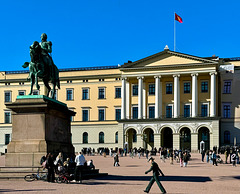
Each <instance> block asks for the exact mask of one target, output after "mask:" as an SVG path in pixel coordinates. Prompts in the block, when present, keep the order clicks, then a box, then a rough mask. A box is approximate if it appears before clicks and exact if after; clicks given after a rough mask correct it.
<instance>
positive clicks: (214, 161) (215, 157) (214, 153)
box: [212, 151, 217, 166]
mask: <svg viewBox="0 0 240 194" xmlns="http://www.w3.org/2000/svg"><path fill="white" fill-rule="evenodd" d="M212 160H213V165H214V164H215V165H216V166H217V155H216V151H213V153H212Z"/></svg>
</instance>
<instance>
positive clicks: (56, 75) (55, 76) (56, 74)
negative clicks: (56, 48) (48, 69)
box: [52, 64, 60, 89]
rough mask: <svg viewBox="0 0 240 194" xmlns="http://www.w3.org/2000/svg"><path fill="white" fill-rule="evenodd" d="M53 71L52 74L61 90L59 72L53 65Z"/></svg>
mask: <svg viewBox="0 0 240 194" xmlns="http://www.w3.org/2000/svg"><path fill="white" fill-rule="evenodd" d="M52 70H53V73H52V76H53V80H54V82H55V84H56V86H57V87H58V89H60V80H59V70H58V68H57V66H56V65H55V64H53V68H52Z"/></svg>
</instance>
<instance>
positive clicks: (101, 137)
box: [82, 132, 118, 144]
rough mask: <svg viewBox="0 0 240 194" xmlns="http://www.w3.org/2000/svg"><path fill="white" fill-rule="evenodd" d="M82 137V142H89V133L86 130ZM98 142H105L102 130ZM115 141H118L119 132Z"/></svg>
mask: <svg viewBox="0 0 240 194" xmlns="http://www.w3.org/2000/svg"><path fill="white" fill-rule="evenodd" d="M82 137H83V139H82V142H83V143H84V144H87V143H88V133H87V132H84V133H83V136H82ZM98 143H105V140H104V133H103V132H100V133H99V134H98ZM115 143H118V132H116V133H115Z"/></svg>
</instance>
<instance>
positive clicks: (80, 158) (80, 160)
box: [74, 152, 86, 183]
mask: <svg viewBox="0 0 240 194" xmlns="http://www.w3.org/2000/svg"><path fill="white" fill-rule="evenodd" d="M85 161H86V160H85V157H84V155H83V154H82V152H78V155H77V156H76V158H75V163H76V168H75V172H74V178H75V181H76V182H78V181H80V183H82V170H83V167H84V163H85Z"/></svg>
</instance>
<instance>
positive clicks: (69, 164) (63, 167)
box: [40, 152, 95, 182]
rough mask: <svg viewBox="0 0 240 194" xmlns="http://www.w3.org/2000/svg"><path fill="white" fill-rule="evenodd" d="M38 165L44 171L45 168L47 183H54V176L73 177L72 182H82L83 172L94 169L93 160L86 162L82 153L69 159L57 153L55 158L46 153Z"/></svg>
mask: <svg viewBox="0 0 240 194" xmlns="http://www.w3.org/2000/svg"><path fill="white" fill-rule="evenodd" d="M65 158H66V159H65ZM40 164H41V165H42V167H43V168H44V169H45V168H46V169H47V170H48V175H47V181H48V182H55V174H58V175H59V174H65V175H67V176H68V177H70V175H74V176H73V181H74V182H82V172H83V170H84V169H88V170H91V169H95V166H94V164H93V160H89V161H87V160H86V159H85V157H84V155H83V153H82V152H79V153H78V155H76V156H75V155H72V156H70V157H65V156H64V155H63V153H62V152H59V154H58V155H57V156H56V157H55V156H54V154H53V153H48V154H47V155H46V156H43V157H42V158H41V160H40Z"/></svg>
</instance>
